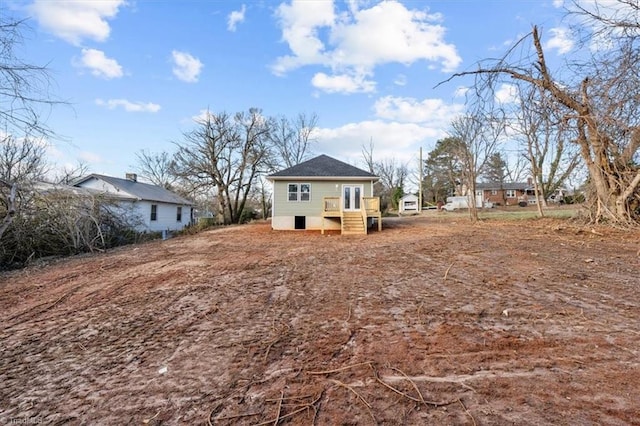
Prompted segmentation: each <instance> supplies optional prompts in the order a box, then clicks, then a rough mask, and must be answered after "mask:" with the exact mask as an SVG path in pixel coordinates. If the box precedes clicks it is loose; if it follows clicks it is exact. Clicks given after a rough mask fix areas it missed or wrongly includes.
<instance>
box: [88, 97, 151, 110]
mask: <svg viewBox="0 0 640 426" xmlns="http://www.w3.org/2000/svg"><path fill="white" fill-rule="evenodd" d="M96 105H99V106H103V107H106V108H108V109H116V108H118V107H121V108H123V109H124V110H125V111H127V112H158V111H160V105H158V104H154V103H151V102H148V103H143V102H130V101H128V100H126V99H109V100H106V101H105V100H102V99H96Z"/></svg>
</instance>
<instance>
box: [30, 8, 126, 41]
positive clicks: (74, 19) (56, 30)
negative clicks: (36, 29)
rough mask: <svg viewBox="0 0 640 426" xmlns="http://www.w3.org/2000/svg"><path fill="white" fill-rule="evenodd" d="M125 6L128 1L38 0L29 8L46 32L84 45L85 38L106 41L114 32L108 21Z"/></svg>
mask: <svg viewBox="0 0 640 426" xmlns="http://www.w3.org/2000/svg"><path fill="white" fill-rule="evenodd" d="M125 4H126V3H125V1H124V0H100V1H95V0H76V1H51V0H35V1H34V2H33V3H32V4H31V5H30V6H29V8H28V9H29V11H30V12H31V13H32V14H33V15H34V17H35V18H36V20H37V21H38V23H39V24H40V26H41V27H43V28H44V29H45V30H47V31H49V32H51V33H53V34H55V35H56V36H58V37H60V38H61V39H63V40H66V41H67V42H69V43H71V44H74V45H80V44H81V43H82V40H83V39H85V38H88V39H91V40H95V41H105V40H106V39H107V38H108V37H109V33H110V32H111V28H110V26H109V23H108V22H107V20H108V19H112V18H114V17H115V16H116V15H117V14H118V9H119V8H120V7H121V6H123V5H125Z"/></svg>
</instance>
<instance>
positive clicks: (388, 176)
mask: <svg viewBox="0 0 640 426" xmlns="http://www.w3.org/2000/svg"><path fill="white" fill-rule="evenodd" d="M373 148H374V146H373V142H372V141H370V142H369V146H368V147H367V146H365V145H363V146H362V160H363V161H364V163H365V167H366V168H367V170H368V171H369V173H373V174H374V175H376V176H378V177H379V178H380V180H379V181H378V182H376V183H375V184H374V188H373V190H374V194H375V195H377V196H379V197H380V198H381V204H382V206H389V204H391V207H392V208H394V209H397V208H398V205H397V201H398V200H397V199H396V198H398V197H397V195H396V194H400V193H401V192H403V191H404V186H405V183H406V181H407V178H408V177H409V167H408V165H407V164H406V163H402V162H399V161H397V160H396V159H395V158H385V159H383V160H374V159H373ZM394 195H396V196H395V197H394ZM401 196H402V195H400V197H401Z"/></svg>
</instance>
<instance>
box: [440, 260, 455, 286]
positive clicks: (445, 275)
mask: <svg viewBox="0 0 640 426" xmlns="http://www.w3.org/2000/svg"><path fill="white" fill-rule="evenodd" d="M454 263H456V262H451V265H449V267H448V268H447V270H446V271H445V273H444V277H443V278H442V281H443V282H444V281H446V280H447V276H448V275H449V271H450V270H451V268H452V267H453V264H454Z"/></svg>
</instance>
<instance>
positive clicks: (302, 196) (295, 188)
mask: <svg viewBox="0 0 640 426" xmlns="http://www.w3.org/2000/svg"><path fill="white" fill-rule="evenodd" d="M287 188H288V189H287V194H288V195H287V200H289V201H311V184H309V183H290V184H288V185H287Z"/></svg>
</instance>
